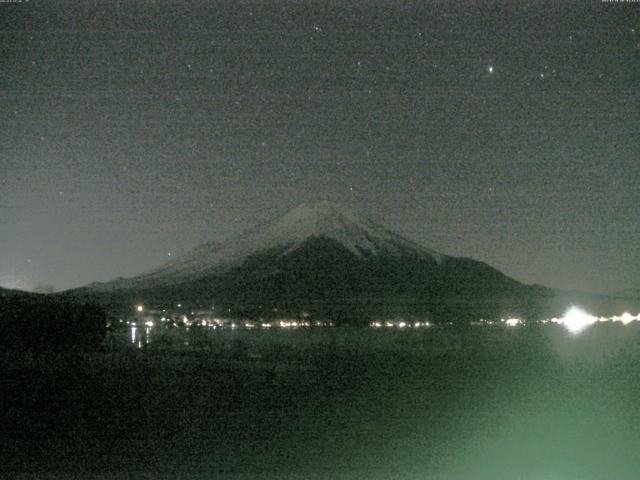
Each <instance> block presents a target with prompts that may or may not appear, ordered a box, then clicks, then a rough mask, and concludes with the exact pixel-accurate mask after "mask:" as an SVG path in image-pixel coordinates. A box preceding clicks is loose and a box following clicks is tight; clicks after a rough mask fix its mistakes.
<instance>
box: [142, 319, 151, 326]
mask: <svg viewBox="0 0 640 480" xmlns="http://www.w3.org/2000/svg"><path fill="white" fill-rule="evenodd" d="M144 324H145V325H146V326H147V327H153V322H152V321H151V320H149V321H148V322H144Z"/></svg>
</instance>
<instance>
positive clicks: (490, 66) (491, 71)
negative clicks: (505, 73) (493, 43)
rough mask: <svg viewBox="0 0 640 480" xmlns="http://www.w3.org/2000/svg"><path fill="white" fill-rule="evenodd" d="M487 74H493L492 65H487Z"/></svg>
mask: <svg viewBox="0 0 640 480" xmlns="http://www.w3.org/2000/svg"><path fill="white" fill-rule="evenodd" d="M487 72H489V73H493V65H489V66H488V67H487Z"/></svg>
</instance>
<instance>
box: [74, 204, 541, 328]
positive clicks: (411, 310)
mask: <svg viewBox="0 0 640 480" xmlns="http://www.w3.org/2000/svg"><path fill="white" fill-rule="evenodd" d="M547 293H548V292H547V291H546V290H545V289H540V288H534V287H529V286H526V285H523V284H521V283H519V282H517V281H515V280H513V279H511V278H509V277H507V276H506V275H504V274H503V273H501V272H499V271H498V270H496V269H494V268H492V267H490V266H489V265H486V264H484V263H482V262H478V261H475V260H471V259H465V258H455V257H451V256H447V255H444V254H441V253H438V252H436V251H434V250H432V249H429V248H426V247H424V246H421V245H419V244H417V243H415V242H412V241H410V240H408V239H405V238H403V237H402V236H400V235H398V234H396V233H393V232H391V231H389V230H388V229H386V228H384V227H382V226H379V225H377V224H375V223H373V222H370V221H368V220H363V219H360V218H358V217H357V216H356V215H354V214H353V213H352V212H350V211H349V210H347V209H345V208H343V207H341V206H338V205H336V204H333V203H331V202H327V201H324V202H320V203H317V204H313V205H303V206H301V207H298V208H296V209H294V210H292V211H291V212H289V213H288V214H286V215H284V216H283V217H281V218H279V219H277V220H275V221H274V222H271V223H267V224H265V225H261V226H258V227H255V228H253V229H251V230H249V231H247V232H245V233H244V234H242V235H240V236H239V237H237V238H235V239H233V240H231V241H229V242H226V243H222V244H205V245H202V246H200V247H197V248H196V249H194V250H192V251H191V252H189V253H187V254H186V255H183V256H181V257H178V258H176V259H175V260H173V261H171V262H169V263H166V264H165V265H163V266H161V267H160V268H158V269H156V270H153V271H151V272H148V273H146V274H143V275H140V276H137V277H134V278H130V279H118V280H114V281H112V282H107V283H103V284H92V285H90V286H88V287H86V288H84V289H80V290H78V291H75V292H74V294H80V295H85V296H86V295H88V296H92V297H97V298H99V299H100V300H101V301H102V303H103V304H118V303H121V304H128V305H131V302H134V301H141V300H143V301H146V302H153V303H158V304H165V305H168V304H171V303H174V302H181V303H188V304H190V305H194V306H195V305H202V306H207V305H209V306H210V305H211V303H215V304H216V305H221V306H224V308H225V310H228V309H231V310H232V311H233V312H236V313H238V314H241V315H246V316H268V315H273V314H277V315H281V314H285V313H286V314H299V313H300V312H301V311H303V310H304V311H308V312H311V313H312V314H314V315H316V316H330V317H333V318H345V319H348V318H354V317H356V316H358V317H365V318H371V317H374V316H377V315H399V314H402V315H406V314H419V315H423V316H424V315H427V316H430V317H434V318H445V317H451V316H457V317H459V318H462V317H464V318H468V319H472V318H478V317H499V316H504V315H515V314H524V313H527V314H534V313H535V312H534V311H535V310H536V308H537V304H538V300H539V298H540V297H541V296H545V295H546V294H547ZM274 312H277V313H274ZM532 312H534V313H532Z"/></svg>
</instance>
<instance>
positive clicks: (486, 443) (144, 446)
mask: <svg viewBox="0 0 640 480" xmlns="http://www.w3.org/2000/svg"><path fill="white" fill-rule="evenodd" d="M620 327H622V326H620ZM179 333H180V335H179V337H178V341H183V340H184V338H186V336H187V335H191V334H192V333H191V331H190V332H189V333H188V332H186V331H182V332H179ZM217 333H222V335H219V336H218V337H212V338H215V339H216V341H217V342H218V343H212V339H211V338H208V337H207V338H206V339H205V341H203V342H202V343H201V344H198V345H197V347H198V348H195V347H193V346H189V347H188V348H186V349H184V348H179V349H173V348H169V347H170V346H171V344H170V343H168V342H167V343H165V344H164V345H163V346H162V348H155V347H154V346H153V340H154V339H153V338H151V343H150V344H149V345H148V346H147V347H145V348H140V349H139V348H137V347H136V346H133V348H131V347H130V346H129V347H128V348H124V347H122V348H121V346H120V344H116V343H113V344H112V345H111V346H110V347H109V349H107V350H105V351H104V352H102V353H95V354H83V355H72V354H69V355H56V356H49V357H47V358H26V359H16V358H3V360H2V362H3V363H2V367H3V368H2V375H3V376H4V379H3V380H4V382H5V384H7V385H9V386H10V388H11V392H12V394H11V395H10V396H9V397H5V398H4V399H3V403H4V405H2V407H3V408H2V412H1V413H0V415H2V417H1V418H2V422H3V425H4V426H5V428H3V429H2V432H1V433H0V435H1V436H2V438H0V440H2V442H3V445H5V446H6V447H5V448H4V449H3V452H2V453H1V455H2V458H0V460H1V461H2V462H1V464H2V465H4V467H3V468H4V469H5V470H4V471H5V472H6V473H7V474H8V475H10V477H11V478H83V479H84V478H96V479H98V478H99V479H111V478H113V479H116V478H117V479H120V478H131V477H132V476H135V477H136V478H167V479H168V478H185V479H187V478H189V479H191V478H229V479H245V478H349V479H351V478H353V479H356V478H376V479H377V478H380V479H388V478H399V479H405V478H406V479H414V478H416V479H417V478H435V479H446V480H449V479H450V480H465V479H469V480H476V479H505V480H506V479H514V478H515V479H524V480H534V479H535V480H538V479H539V480H544V479H547V480H554V479H558V480H567V479H569V480H573V479H576V480H584V479H586V480H592V479H611V478H614V479H637V472H638V471H640V470H639V469H640V460H638V457H637V454H636V453H637V452H638V451H640V421H639V420H638V419H640V402H638V400H637V399H638V398H640V351H639V350H638V344H639V340H640V335H639V332H638V329H637V328H635V327H633V326H632V325H627V326H625V327H624V328H617V327H614V326H611V325H610V326H604V325H603V326H597V328H595V327H594V329H593V330H589V331H586V332H584V333H583V334H581V335H580V336H575V335H570V334H568V333H567V332H566V331H563V330H562V329H557V328H545V329H535V330H527V329H505V328H495V329H481V330H478V329H470V330H468V331H462V332H461V331H455V330H452V329H446V328H438V329H427V330H421V331H417V330H416V331H398V330H393V331H379V330H375V329H344V328H333V329H311V330H288V331H283V330H280V331H276V330H272V331H241V330H234V331H231V330H229V331H225V332H217ZM125 340H126V341H127V342H129V341H130V339H129V338H128V337H126V336H125ZM129 345H132V344H130V343H129Z"/></svg>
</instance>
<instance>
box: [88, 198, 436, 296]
mask: <svg viewBox="0 0 640 480" xmlns="http://www.w3.org/2000/svg"><path fill="white" fill-rule="evenodd" d="M314 237H316V238H319V237H324V238H328V239H331V240H334V241H336V242H338V243H339V244H341V245H342V246H343V247H345V248H346V249H347V250H349V251H350V252H352V253H353V254H354V255H356V256H362V255H363V254H365V252H366V253H367V254H370V255H391V256H400V255H403V254H406V253H407V252H411V254H412V255H418V256H420V257H422V258H430V259H433V260H435V261H436V262H438V263H440V262H442V261H443V260H444V259H445V258H446V256H445V255H443V254H440V253H438V252H436V251H434V250H431V249H428V248H426V247H423V246H421V245H419V244H417V243H415V242H412V241H410V240H407V239H405V238H403V237H401V236H400V235H397V234H395V233H393V232H391V231H390V230H388V229H386V228H384V227H382V226H380V225H377V224H375V223H373V222H371V221H369V220H366V219H361V218H359V217H358V216H356V215H355V214H354V213H353V212H351V211H350V210H348V209H347V208H344V207H342V206H340V205H337V204H335V203H332V202H330V201H326V200H325V201H321V202H318V203H314V204H304V205H301V206H299V207H297V208H295V209H294V210H292V211H290V212H289V213H287V214H285V215H284V216H283V217H281V218H279V219H277V220H275V221H273V222H271V223H267V224H264V225H260V226H257V227H254V228H253V229H251V230H248V231H247V232H245V233H243V234H241V235H240V236H238V237H236V238H234V239H232V240H230V241H228V242H225V243H222V244H214V243H207V244H204V245H201V246H199V247H196V248H195V249H194V250H192V251H191V252H188V253H187V254H185V255H182V256H180V257H177V258H176V259H174V260H172V261H170V262H168V263H166V264H164V265H163V266H162V267H160V268H158V269H156V270H153V271H151V272H149V273H147V274H143V275H140V276H138V277H134V278H131V279H126V280H115V281H113V282H108V283H105V284H102V286H100V287H98V286H93V288H98V289H102V288H105V289H111V288H129V287H137V286H141V285H145V284H156V285H157V284H169V283H178V282H181V281H186V280H193V279H197V278H202V277H204V276H207V275H215V274H220V273H223V272H225V271H227V270H229V269H231V268H233V267H235V266H238V265H240V264H241V263H242V262H243V261H244V260H245V259H246V258H247V257H249V256H251V255H255V254H258V253H261V252H266V251H269V250H272V249H278V250H279V251H280V252H281V253H280V254H281V255H286V254H287V253H289V252H292V251H294V250H295V249H296V248H297V247H298V246H300V245H301V244H302V243H303V242H305V241H306V240H308V239H310V238H314Z"/></svg>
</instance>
